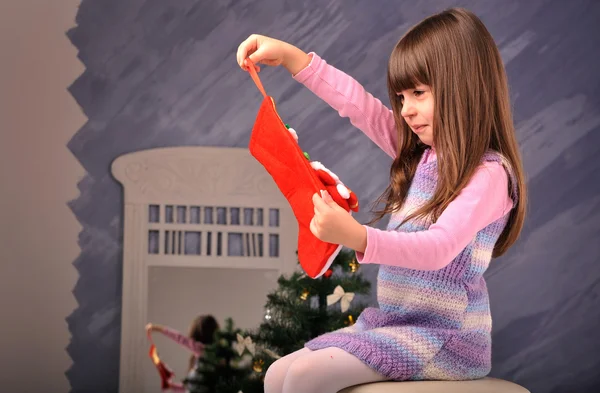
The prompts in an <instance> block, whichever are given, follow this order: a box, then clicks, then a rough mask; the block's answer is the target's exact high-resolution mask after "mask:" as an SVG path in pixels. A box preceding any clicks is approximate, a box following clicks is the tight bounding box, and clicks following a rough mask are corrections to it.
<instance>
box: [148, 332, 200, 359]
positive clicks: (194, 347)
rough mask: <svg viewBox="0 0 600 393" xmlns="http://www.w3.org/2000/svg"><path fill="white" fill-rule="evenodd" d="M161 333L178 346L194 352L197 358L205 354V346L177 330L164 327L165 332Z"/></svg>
mask: <svg viewBox="0 0 600 393" xmlns="http://www.w3.org/2000/svg"><path fill="white" fill-rule="evenodd" d="M159 331H160V332H161V333H162V334H164V335H165V336H167V337H168V338H170V339H171V340H173V341H175V342H176V343H177V344H179V345H181V346H184V347H186V348H187V349H189V350H190V351H192V352H193V353H194V355H196V356H201V355H202V354H203V353H204V344H202V343H200V342H197V341H194V340H192V339H191V338H189V337H186V336H184V335H183V334H181V333H179V332H178V331H177V330H174V329H171V328H169V327H164V328H163V330H159Z"/></svg>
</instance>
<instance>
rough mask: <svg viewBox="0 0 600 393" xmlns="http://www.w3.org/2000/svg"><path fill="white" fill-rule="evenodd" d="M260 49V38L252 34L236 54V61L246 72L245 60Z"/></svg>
mask: <svg viewBox="0 0 600 393" xmlns="http://www.w3.org/2000/svg"><path fill="white" fill-rule="evenodd" d="M257 49H258V36H257V35H256V34H252V35H251V36H249V37H248V38H246V39H245V40H244V41H243V42H242V43H241V44H240V45H239V46H238V50H237V53H236V59H237V63H238V65H239V66H240V67H241V68H242V69H243V70H245V69H246V66H245V60H246V58H247V57H248V55H250V54H252V53H254V52H255V51H256V50H257Z"/></svg>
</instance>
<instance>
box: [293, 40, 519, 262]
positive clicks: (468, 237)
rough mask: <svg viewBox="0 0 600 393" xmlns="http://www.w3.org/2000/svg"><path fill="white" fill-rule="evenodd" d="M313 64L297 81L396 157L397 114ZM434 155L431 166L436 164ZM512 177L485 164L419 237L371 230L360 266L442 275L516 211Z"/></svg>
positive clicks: (347, 80) (324, 64) (319, 61)
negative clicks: (510, 183)
mask: <svg viewBox="0 0 600 393" xmlns="http://www.w3.org/2000/svg"><path fill="white" fill-rule="evenodd" d="M310 55H311V57H312V59H311V62H310V64H309V65H308V66H307V67H306V68H304V69H303V70H301V71H300V72H298V73H297V74H296V75H295V76H294V79H295V80H297V81H298V82H300V83H302V84H304V85H305V86H306V87H307V88H308V89H310V90H311V91H312V92H313V93H315V94H316V95H317V96H318V97H320V98H321V99H323V100H324V101H325V102H326V103H328V104H329V105H330V106H331V107H332V108H333V109H335V110H337V111H338V113H339V115H340V116H342V117H348V118H349V120H350V123H352V124H353V125H354V126H355V127H357V128H358V129H360V130H361V131H362V132H364V133H365V135H366V136H367V137H369V139H371V140H372V141H373V142H374V143H375V144H376V145H377V146H379V147H380V148H381V149H382V150H383V151H384V152H385V153H386V154H387V155H389V156H390V157H392V158H395V157H396V148H397V145H398V141H397V134H396V127H395V124H394V116H393V113H392V111H391V110H390V109H389V108H387V107H386V106H385V105H384V104H383V103H382V102H381V101H380V100H378V99H377V98H375V97H373V95H371V94H370V93H368V92H367V91H366V90H365V89H364V87H363V86H362V85H361V84H360V83H358V82H357V81H356V80H355V79H353V78H352V77H350V76H349V75H347V74H346V73H344V72H342V71H340V70H338V69H336V68H335V67H333V66H331V65H329V64H327V62H326V61H325V60H323V59H322V58H320V57H319V56H318V55H317V54H315V53H312V52H311V53H310ZM435 159H436V157H435V153H434V152H433V151H432V153H431V154H429V155H428V156H427V157H426V160H427V161H426V162H429V161H431V160H435ZM508 190H509V188H508V175H507V173H506V170H505V169H504V167H503V166H502V165H501V164H499V163H497V162H485V163H483V164H481V165H480V167H479V168H478V169H477V171H476V172H475V174H474V175H473V178H472V179H471V181H470V182H469V183H468V184H467V186H466V187H465V188H464V189H463V190H462V191H461V192H460V194H459V195H458V196H457V197H456V198H455V199H454V201H452V202H451V203H450V204H449V205H448V207H447V208H446V209H445V210H444V212H443V213H442V214H441V215H440V217H439V218H438V220H437V222H436V223H434V224H432V225H431V226H430V227H429V228H428V229H427V230H424V231H420V232H397V231H384V230H380V229H376V228H372V227H369V226H365V228H366V230H367V247H366V249H365V252H364V253H360V252H357V253H356V255H357V260H358V262H359V263H377V264H382V265H393V266H400V267H405V268H409V269H419V270H437V269H441V268H443V267H445V266H446V265H448V264H449V263H450V262H452V260H453V259H454V258H455V257H456V256H457V255H458V254H459V253H460V252H461V251H462V250H463V249H464V248H465V247H466V246H467V245H468V244H469V243H470V242H471V241H472V240H473V238H474V237H475V234H476V233H477V232H479V231H480V230H481V229H483V228H485V227H486V226H488V225H489V224H491V223H492V222H494V221H496V220H497V219H499V218H501V217H503V216H504V215H505V214H507V213H508V212H509V211H510V209H511V208H512V206H513V202H512V200H511V198H510V196H509V193H508Z"/></svg>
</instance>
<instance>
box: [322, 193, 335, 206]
mask: <svg viewBox="0 0 600 393" xmlns="http://www.w3.org/2000/svg"><path fill="white" fill-rule="evenodd" d="M321 198H323V201H324V202H325V203H326V204H328V205H330V206H331V205H332V204H333V205H337V203H336V202H335V201H334V200H333V198H332V197H331V194H329V192H327V190H321Z"/></svg>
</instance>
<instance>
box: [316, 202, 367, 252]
mask: <svg viewBox="0 0 600 393" xmlns="http://www.w3.org/2000/svg"><path fill="white" fill-rule="evenodd" d="M321 193H322V194H323V197H321V196H319V194H315V195H313V204H314V206H315V216H314V217H313V219H312V220H311V222H310V231H311V232H312V233H313V235H315V236H316V237H317V238H318V239H319V240H322V241H324V242H328V243H333V244H341V245H343V246H346V247H348V248H351V249H353V250H356V251H359V252H364V249H365V248H366V242H367V231H366V229H365V228H364V227H363V226H362V225H361V224H360V223H359V222H358V221H356V220H355V219H354V218H353V217H352V216H351V215H350V213H349V212H347V211H346V210H345V209H344V208H342V207H341V206H340V205H338V204H337V203H336V202H335V201H334V200H333V198H332V197H331V195H329V193H328V192H327V191H322V192H321Z"/></svg>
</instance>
